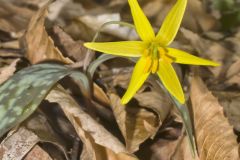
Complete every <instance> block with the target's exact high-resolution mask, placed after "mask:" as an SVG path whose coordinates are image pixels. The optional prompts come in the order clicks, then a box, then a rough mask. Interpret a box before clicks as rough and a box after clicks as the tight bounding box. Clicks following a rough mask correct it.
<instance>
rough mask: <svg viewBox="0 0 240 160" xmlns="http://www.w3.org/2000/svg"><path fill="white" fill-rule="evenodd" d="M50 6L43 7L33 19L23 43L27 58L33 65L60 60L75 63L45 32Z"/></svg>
mask: <svg viewBox="0 0 240 160" xmlns="http://www.w3.org/2000/svg"><path fill="white" fill-rule="evenodd" d="M47 9H48V4H47V5H45V6H43V7H42V8H41V9H39V11H37V13H36V14H34V16H33V17H32V18H31V21H30V23H29V25H28V28H27V31H26V33H25V34H24V36H23V38H22V40H21V41H20V42H21V45H22V47H23V48H24V50H25V52H26V56H27V58H28V59H29V61H30V62H31V63H33V64H34V63H37V62H39V61H43V60H49V59H54V60H59V61H61V62H64V63H68V64H69V63H73V62H72V60H70V59H69V58H65V57H64V56H63V55H62V53H61V52H60V51H59V49H58V48H56V47H55V46H54V42H53V40H52V38H51V37H49V36H48V33H47V32H46V30H45V25H44V22H45V18H46V15H47V13H48V11H47Z"/></svg>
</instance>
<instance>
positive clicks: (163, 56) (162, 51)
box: [158, 47, 174, 63]
mask: <svg viewBox="0 0 240 160" xmlns="http://www.w3.org/2000/svg"><path fill="white" fill-rule="evenodd" d="M158 53H159V55H160V58H161V59H163V60H164V61H167V62H169V63H172V62H174V58H173V57H171V56H169V55H168V54H167V50H166V49H164V48H162V47H159V48H158Z"/></svg>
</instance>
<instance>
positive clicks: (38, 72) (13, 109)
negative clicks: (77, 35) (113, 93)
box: [0, 64, 88, 136]
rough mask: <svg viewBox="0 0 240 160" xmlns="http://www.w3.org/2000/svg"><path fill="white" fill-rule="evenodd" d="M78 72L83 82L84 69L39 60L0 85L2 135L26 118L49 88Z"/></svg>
mask: <svg viewBox="0 0 240 160" xmlns="http://www.w3.org/2000/svg"><path fill="white" fill-rule="evenodd" d="M69 74H72V75H75V76H76V75H78V77H79V78H81V79H82V82H83V86H84V87H86V88H87V87H88V80H87V77H86V76H85V75H83V74H82V73H81V72H77V71H74V70H72V69H70V68H68V67H65V66H63V65H57V64H38V65H34V66H32V67H28V68H25V69H23V70H21V71H19V72H17V73H16V74H15V75H13V76H12V77H11V78H10V79H9V80H8V81H6V82H5V83H3V84H2V85H1V86H0V93H1V94H0V119H1V123H0V136H2V135H3V134H4V133H6V132H7V131H8V130H9V129H10V128H12V127H13V126H15V125H17V124H19V123H20V122H22V121H23V120H24V119H26V118H27V117H28V116H29V115H30V114H31V113H33V111H34V110H35V109H36V108H37V106H38V105H39V104H40V103H41V101H42V100H43V99H44V98H45V96H46V94H47V93H48V92H49V90H50V89H51V88H52V87H53V86H54V85H55V84H56V83H57V82H58V81H59V80H60V79H62V78H63V77H65V76H66V75H69Z"/></svg>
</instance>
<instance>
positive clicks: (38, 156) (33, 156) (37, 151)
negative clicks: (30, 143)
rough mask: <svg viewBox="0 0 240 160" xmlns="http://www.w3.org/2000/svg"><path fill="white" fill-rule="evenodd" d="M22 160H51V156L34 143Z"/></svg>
mask: <svg viewBox="0 0 240 160" xmlns="http://www.w3.org/2000/svg"><path fill="white" fill-rule="evenodd" d="M23 160H52V158H51V157H50V155H49V154H48V153H47V152H46V151H44V150H43V149H42V148H41V147H40V146H38V145H36V146H34V147H33V149H32V150H31V151H30V152H29V153H28V154H27V156H26V157H25V158H24V159H23Z"/></svg>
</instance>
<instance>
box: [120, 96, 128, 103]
mask: <svg viewBox="0 0 240 160" xmlns="http://www.w3.org/2000/svg"><path fill="white" fill-rule="evenodd" d="M129 101H130V99H129V98H127V97H126V96H123V97H122V99H121V104H122V105H126V104H127V103H128V102H129Z"/></svg>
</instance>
